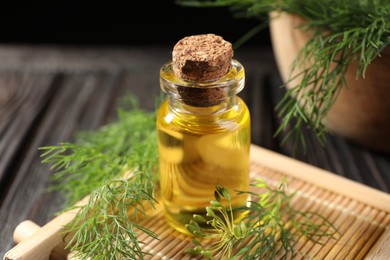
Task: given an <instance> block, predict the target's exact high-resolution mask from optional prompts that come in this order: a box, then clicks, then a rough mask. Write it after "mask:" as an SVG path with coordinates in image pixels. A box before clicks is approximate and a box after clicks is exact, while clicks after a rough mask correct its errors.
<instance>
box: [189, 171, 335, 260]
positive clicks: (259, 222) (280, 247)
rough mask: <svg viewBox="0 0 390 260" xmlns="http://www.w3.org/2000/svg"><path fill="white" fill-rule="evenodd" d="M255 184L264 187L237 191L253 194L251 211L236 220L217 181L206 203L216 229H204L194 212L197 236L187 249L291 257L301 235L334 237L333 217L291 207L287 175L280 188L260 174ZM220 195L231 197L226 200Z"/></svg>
mask: <svg viewBox="0 0 390 260" xmlns="http://www.w3.org/2000/svg"><path fill="white" fill-rule="evenodd" d="M252 185H253V186H256V187H257V188H260V189H262V190H263V191H264V192H261V193H254V192H249V191H239V192H238V193H239V194H248V195H250V196H251V203H250V206H245V207H243V208H242V209H241V210H242V211H243V212H248V213H247V214H246V215H244V217H243V218H242V219H241V220H239V221H238V223H235V220H234V219H233V217H232V215H231V213H232V208H231V204H230V195H229V192H228V190H227V189H225V188H223V187H217V191H216V196H215V198H216V200H215V201H212V202H211V206H209V207H207V216H208V217H211V220H208V221H207V222H208V223H209V224H211V226H212V227H213V229H211V230H203V229H201V228H200V226H199V224H198V223H202V222H204V221H206V220H205V219H204V218H202V217H200V216H194V220H193V221H191V222H190V224H188V225H187V230H188V231H189V232H191V233H192V234H193V235H194V237H195V238H194V244H195V247H194V248H192V249H190V250H188V251H187V253H188V254H191V255H202V256H204V257H207V258H209V259H213V258H216V259H237V258H239V259H241V258H242V259H292V258H293V257H294V255H295V252H294V244H295V242H296V238H297V236H298V235H303V236H305V237H306V238H307V239H308V240H310V241H312V242H314V243H321V239H322V238H325V237H327V238H331V237H334V235H335V234H336V233H337V230H336V228H335V227H334V226H333V225H332V223H330V222H329V221H328V220H327V219H326V218H324V217H323V216H321V215H320V214H318V213H316V212H303V211H299V210H296V209H294V208H293V207H292V205H291V199H292V198H293V197H294V195H295V193H292V194H288V193H287V191H286V187H287V181H286V180H285V179H283V180H282V181H281V182H280V185H279V187H278V188H276V189H273V188H271V187H269V186H268V185H267V184H266V183H265V182H264V181H263V180H261V179H259V178H258V179H256V181H255V183H254V184H252ZM222 201H227V206H224V204H223V203H222ZM205 238H206V239H209V240H212V241H215V242H214V243H213V244H212V245H210V246H203V245H202V243H201V241H202V240H201V239H205Z"/></svg>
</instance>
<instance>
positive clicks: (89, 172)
mask: <svg viewBox="0 0 390 260" xmlns="http://www.w3.org/2000/svg"><path fill="white" fill-rule="evenodd" d="M156 140H157V136H156V129H155V113H154V112H146V111H144V110H141V109H140V108H139V104H138V102H137V100H136V98H134V97H132V96H128V97H125V98H123V100H122V104H121V105H120V106H119V108H118V120H117V121H116V122H112V123H110V124H107V125H106V126H104V127H101V128H99V129H97V130H93V131H86V132H79V133H77V134H76V135H75V142H73V143H71V142H66V143H60V144H59V145H56V146H46V147H41V148H40V150H42V151H43V154H42V155H41V156H42V157H43V160H42V162H43V163H48V164H51V169H52V170H53V171H54V174H53V180H54V184H53V186H52V187H51V190H59V191H60V192H62V193H63V194H64V196H65V198H66V205H65V209H64V210H63V211H62V212H65V211H68V210H70V209H73V208H74V206H72V205H73V204H75V203H76V202H77V201H79V200H81V199H82V198H84V197H85V196H87V195H90V198H89V200H88V202H87V203H86V204H85V205H82V206H77V208H78V209H79V211H78V213H77V214H76V217H75V218H74V220H73V221H72V222H71V223H69V224H68V225H67V226H65V227H64V232H65V233H72V238H71V241H70V243H68V245H67V248H70V249H71V251H75V252H77V255H78V256H79V257H81V256H82V257H83V258H84V259H119V258H125V259H135V258H137V259H143V255H144V254H145V253H144V252H142V250H141V247H140V242H139V241H138V240H137V237H138V235H137V232H136V231H135V229H137V230H138V231H141V232H144V233H146V234H148V235H150V236H151V237H153V238H157V235H156V234H155V233H153V232H152V231H150V230H147V229H145V228H143V227H141V226H139V225H138V224H137V223H138V217H141V216H143V215H145V214H147V212H148V210H150V209H153V208H154V206H155V204H156V203H157V201H156V199H155V197H156V195H155V193H156V191H155V188H156V183H157V181H158V169H157V161H158V155H157V141H156ZM62 212H60V213H62Z"/></svg>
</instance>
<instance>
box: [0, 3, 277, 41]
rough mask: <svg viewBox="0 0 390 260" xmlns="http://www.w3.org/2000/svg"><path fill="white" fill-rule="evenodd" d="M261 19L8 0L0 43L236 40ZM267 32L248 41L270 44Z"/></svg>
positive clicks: (151, 6) (142, 6)
mask: <svg viewBox="0 0 390 260" xmlns="http://www.w3.org/2000/svg"><path fill="white" fill-rule="evenodd" d="M260 22H261V21H260V20H257V19H254V18H251V19H248V18H234V17H233V13H232V12H231V11H230V10H229V9H228V8H219V7H218V8H215V7H213V8H195V7H184V6H181V5H179V4H176V3H175V1H174V0H160V1H144V0H138V2H137V1H123V2H119V1H104V2H98V1H96V2H88V1H52V2H48V3H46V2H41V1H31V2H27V3H23V2H19V1H9V3H7V4H2V5H1V7H0V43H6V44H7V43H9V44H24V43H28V44H61V45H161V44H168V45H172V44H173V43H175V42H177V41H178V40H179V39H181V38H182V37H185V36H188V35H193V34H199V33H215V34H219V35H221V36H222V37H224V38H225V39H226V40H229V41H230V42H232V43H234V42H235V41H237V40H238V39H239V38H240V37H241V36H242V35H243V34H244V33H246V32H247V31H249V30H250V29H252V28H253V27H254V26H256V25H258V24H259V23H260ZM269 44H270V41H269V37H268V30H264V31H262V32H261V33H260V34H258V35H256V36H255V37H253V38H251V40H250V41H249V42H247V43H246V45H269Z"/></svg>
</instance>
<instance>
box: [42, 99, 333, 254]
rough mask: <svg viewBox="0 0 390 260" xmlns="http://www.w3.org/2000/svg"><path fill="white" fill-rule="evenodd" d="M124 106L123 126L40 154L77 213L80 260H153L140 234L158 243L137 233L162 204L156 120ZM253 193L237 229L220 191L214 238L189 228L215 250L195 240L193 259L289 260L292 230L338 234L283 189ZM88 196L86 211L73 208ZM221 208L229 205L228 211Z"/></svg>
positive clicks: (73, 247) (213, 212)
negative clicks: (283, 259)
mask: <svg viewBox="0 0 390 260" xmlns="http://www.w3.org/2000/svg"><path fill="white" fill-rule="evenodd" d="M126 100H129V102H127V103H124V105H122V106H120V108H119V109H118V121H116V122H113V123H110V124H107V125H106V126H104V127H101V128H99V129H97V130H94V131H88V132H80V133H79V134H77V135H76V141H75V142H74V143H70V142H69V143H61V144H59V145H57V146H47V147H42V148H40V149H41V150H42V151H43V152H44V153H43V154H42V157H43V158H44V159H43V160H42V162H43V163H48V164H51V165H52V170H53V171H54V176H53V178H54V180H55V181H56V182H55V185H53V187H52V188H53V190H60V191H62V192H63V193H64V195H65V197H66V199H67V203H66V207H65V209H64V210H63V211H62V212H66V211H68V210H70V209H74V208H77V209H78V210H79V211H78V213H77V214H76V216H75V218H74V220H73V221H71V223H69V224H68V225H66V226H65V227H64V232H65V234H69V235H70V234H71V236H70V241H69V242H68V243H67V246H66V247H67V248H68V249H70V251H72V252H74V253H75V255H76V257H79V258H81V259H143V258H144V256H145V255H148V254H149V253H148V252H144V251H143V250H142V247H141V244H142V241H139V240H138V237H139V232H143V233H145V234H147V235H148V236H150V237H152V238H154V239H158V235H157V234H155V233H154V232H153V231H151V230H149V229H146V228H144V227H142V226H140V225H139V219H140V218H142V217H143V216H145V215H148V214H149V212H150V211H153V209H154V207H155V205H156V203H158V200H157V197H158V196H157V194H158V189H157V187H158V185H156V184H157V182H158V179H159V176H158V169H157V168H158V166H157V165H158V154H157V151H158V149H157V130H156V127H155V118H156V117H155V113H154V112H146V111H144V110H141V109H139V104H138V103H137V102H136V99H134V97H131V96H130V97H126ZM129 104H130V106H129V107H128V108H127V109H125V106H127V105H129ZM255 186H257V187H258V188H263V190H264V192H262V193H258V194H257V193H249V192H248V194H250V196H251V197H252V199H253V202H252V203H251V205H250V207H244V208H242V210H243V211H244V212H247V215H246V216H245V217H244V218H243V220H242V221H241V222H239V223H238V224H235V223H234V222H233V215H232V209H231V205H230V194H229V193H228V191H227V190H226V189H225V188H223V187H217V190H216V193H215V197H216V200H215V201H213V202H212V205H211V206H210V207H208V208H207V212H208V216H209V217H211V218H212V220H211V222H210V223H211V224H212V226H213V227H214V228H215V230H216V231H217V233H212V232H211V233H204V232H203V231H202V230H201V229H200V228H199V225H198V224H197V222H196V221H192V222H191V223H190V224H189V225H188V229H189V230H190V231H191V232H192V233H193V234H194V235H196V236H200V237H204V238H211V239H216V242H215V245H214V246H213V247H212V248H210V249H202V247H201V242H200V241H198V240H194V241H195V242H196V241H197V242H196V243H197V244H198V246H199V247H198V248H195V249H194V250H190V251H189V253H190V254H202V255H204V256H207V257H210V258H211V257H213V256H214V257H215V256H218V257H219V256H221V257H223V256H232V255H233V254H234V255H235V256H237V257H239V256H244V257H245V258H249V259H252V257H255V258H256V257H257V256H273V255H275V254H277V253H278V252H279V251H280V250H282V249H283V250H285V251H286V254H287V253H290V254H292V253H291V252H292V243H293V242H294V241H293V236H292V233H291V232H289V229H294V230H298V231H300V232H303V233H304V234H305V235H306V236H307V237H308V238H309V239H312V240H313V241H315V242H318V241H319V240H318V239H319V238H321V237H324V236H332V234H333V230H334V229H333V227H331V228H330V229H325V228H326V227H328V226H330V223H328V222H327V221H326V220H324V219H322V218H321V217H320V216H319V215H316V214H315V213H310V212H308V213H302V212H299V211H296V210H294V209H293V208H292V207H291V206H290V203H289V202H290V200H291V198H292V195H287V193H286V192H285V190H284V187H285V185H284V183H282V184H281V186H280V187H279V189H277V190H273V189H271V188H269V187H268V186H267V185H266V184H265V183H264V182H262V181H261V180H260V179H259V180H257V183H256V184H255ZM242 193H245V192H242ZM87 195H89V200H88V201H87V203H86V204H85V205H82V206H72V205H73V204H74V203H75V202H77V201H79V200H80V199H82V198H84V197H85V196H87ZM222 200H227V202H228V204H227V207H225V206H224V205H226V204H224V203H223V202H222ZM62 212H60V213H62ZM286 216H287V217H286ZM285 217H286V218H285ZM313 217H316V218H315V220H316V221H314V220H313ZM200 219H201V217H200V216H197V217H195V220H197V221H199V220H200ZM318 220H320V221H319V222H317V221H318ZM201 221H206V220H204V219H202V220H201ZM292 231H293V230H292ZM278 241H280V243H281V244H280V243H279V242H278ZM241 246H242V247H241ZM279 246H281V249H278V247H279Z"/></svg>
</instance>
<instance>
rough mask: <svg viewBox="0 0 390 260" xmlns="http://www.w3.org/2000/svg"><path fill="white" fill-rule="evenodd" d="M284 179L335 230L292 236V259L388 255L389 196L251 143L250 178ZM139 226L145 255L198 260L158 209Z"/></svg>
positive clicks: (297, 200)
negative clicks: (316, 239) (319, 236)
mask: <svg viewBox="0 0 390 260" xmlns="http://www.w3.org/2000/svg"><path fill="white" fill-rule="evenodd" d="M283 177H286V178H287V181H288V192H296V195H295V196H294V198H293V200H292V206H293V207H294V208H295V209H297V210H301V211H314V212H317V213H319V214H321V215H323V216H325V217H326V218H327V219H328V220H330V221H331V222H332V223H333V224H334V225H335V227H336V228H337V229H338V234H337V235H336V237H335V238H325V240H321V242H322V244H318V243H316V244H315V243H313V242H310V241H309V240H307V239H306V238H304V237H297V239H296V243H295V244H294V249H295V253H296V255H295V256H294V259H332V260H333V259H354V260H358V259H390V249H389V248H390V195H389V194H387V193H384V192H381V191H379V190H375V189H373V188H370V187H368V186H365V185H362V184H359V183H356V182H353V181H351V180H348V179H346V178H344V177H341V176H338V175H336V174H333V173H330V172H327V171H325V170H321V169H319V168H316V167H314V166H311V165H308V164H305V163H303V162H300V161H297V160H294V159H291V158H288V157H286V156H283V155H280V154H277V153H274V152H271V151H269V150H266V149H264V148H261V147H258V146H255V145H252V147H251V179H252V180H254V179H255V178H261V179H262V180H264V181H265V182H266V183H267V184H268V185H269V186H271V187H277V186H278V185H279V183H280V181H281V180H282V178H283ZM253 191H256V190H253ZM51 222H53V221H51ZM49 224H50V222H49V223H48V224H47V225H45V226H48V225H49ZM140 224H141V225H142V226H144V227H145V228H148V229H150V230H152V231H154V232H155V233H157V234H158V236H159V240H157V239H153V238H151V237H149V236H147V235H146V234H144V233H141V234H140V236H139V239H140V241H142V242H143V243H144V244H143V245H142V246H143V250H144V251H145V252H148V253H150V255H147V256H146V257H145V259H148V260H157V259H162V260H167V259H201V258H200V257H198V258H191V257H190V256H189V255H187V254H185V253H184V251H185V250H186V249H188V248H192V247H193V244H192V242H191V238H190V237H187V236H185V235H183V234H181V233H179V232H177V231H175V230H174V229H173V228H171V227H170V226H169V225H168V224H167V222H166V221H165V219H164V216H163V213H162V211H161V209H157V210H156V212H155V214H154V215H153V216H151V217H149V218H147V219H144V220H142V221H141V223H140ZM63 258H64V257H62V259H63ZM9 259H14V258H9ZM15 259H16V258H15ZM57 259H61V258H57Z"/></svg>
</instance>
